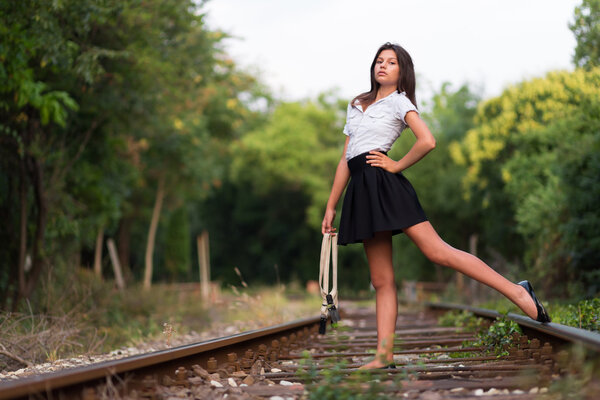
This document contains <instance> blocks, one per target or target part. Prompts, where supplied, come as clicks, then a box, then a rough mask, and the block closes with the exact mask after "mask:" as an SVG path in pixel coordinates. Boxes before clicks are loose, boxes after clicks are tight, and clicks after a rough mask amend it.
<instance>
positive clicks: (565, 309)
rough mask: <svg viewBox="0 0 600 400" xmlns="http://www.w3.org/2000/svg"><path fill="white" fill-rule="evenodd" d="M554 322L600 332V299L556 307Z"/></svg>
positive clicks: (554, 307) (554, 308) (552, 313)
mask: <svg viewBox="0 0 600 400" xmlns="http://www.w3.org/2000/svg"><path fill="white" fill-rule="evenodd" d="M550 313H551V315H552V322H556V323H559V324H563V325H569V326H574V327H576V328H580V329H587V330H589V331H592V332H600V298H594V299H591V300H582V301H580V302H578V303H577V304H567V305H555V306H553V307H552V308H551V310H550Z"/></svg>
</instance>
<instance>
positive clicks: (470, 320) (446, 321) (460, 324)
mask: <svg viewBox="0 0 600 400" xmlns="http://www.w3.org/2000/svg"><path fill="white" fill-rule="evenodd" d="M438 324H439V325H440V326H455V327H457V328H463V329H464V330H466V331H479V330H481V328H482V327H483V324H484V321H483V319H482V318H479V317H475V315H474V314H473V313H472V312H470V311H466V310H463V311H456V310H451V311H448V312H446V313H444V314H443V315H442V316H440V317H439V318H438Z"/></svg>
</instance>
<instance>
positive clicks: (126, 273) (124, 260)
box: [116, 215, 133, 281]
mask: <svg viewBox="0 0 600 400" xmlns="http://www.w3.org/2000/svg"><path fill="white" fill-rule="evenodd" d="M132 223H133V218H132V217H131V216H130V215H128V216H125V217H123V218H121V221H120V222H119V229H118V230H117V238H116V239H117V252H118V256H119V263H120V264H121V269H122V270H123V278H124V279H125V281H131V279H132V276H133V274H132V273H131V267H130V266H129V254H130V253H131V251H130V248H131V225H132Z"/></svg>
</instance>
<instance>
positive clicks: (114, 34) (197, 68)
mask: <svg viewBox="0 0 600 400" xmlns="http://www.w3.org/2000/svg"><path fill="white" fill-rule="evenodd" d="M0 7H1V8H0V18H1V19H2V20H1V22H2V23H1V24H0V26H1V28H0V35H1V36H0V59H1V60H2V63H1V65H0V83H1V85H0V86H1V88H0V115H1V117H2V118H1V121H2V122H0V143H1V144H2V146H0V171H1V172H2V173H1V174H0V188H1V189H2V190H0V215H1V216H2V218H3V221H5V224H3V225H2V226H0V237H1V238H3V239H4V238H8V237H9V236H11V235H12V236H13V237H14V232H24V235H21V236H22V237H21V238H20V239H21V243H19V241H18V240H14V239H13V240H7V242H8V243H9V246H7V247H3V248H2V249H0V262H1V263H2V264H3V265H11V266H14V267H13V268H12V269H11V270H9V271H3V272H2V275H0V289H1V290H2V291H3V292H4V293H5V294H6V295H5V296H2V302H3V303H4V304H8V305H12V307H16V306H17V304H18V299H19V298H22V297H30V296H31V293H32V291H33V289H34V288H35V286H36V284H37V280H38V279H39V277H40V276H43V274H42V271H43V270H45V269H47V268H48V266H49V265H51V264H52V263H54V262H56V261H61V260H65V259H68V258H69V259H70V258H72V259H77V254H78V253H84V254H85V253H86V252H88V251H89V250H90V249H93V248H94V244H95V240H96V237H97V236H98V235H99V234H100V235H101V236H102V234H103V233H104V232H106V233H107V234H108V235H113V234H118V237H119V242H118V243H117V247H118V248H119V251H120V255H121V261H122V263H123V264H124V267H125V268H126V270H127V269H128V268H129V264H130V261H131V262H132V263H133V267H134V269H137V268H138V267H139V265H140V264H139V263H138V260H139V258H135V257H133V256H131V255H130V250H131V248H130V245H129V243H130V242H131V240H130V237H129V235H130V234H131V232H139V231H145V232H144V233H143V235H145V236H147V231H146V229H147V227H148V225H149V219H150V215H151V210H152V205H153V203H154V198H155V193H156V186H157V184H156V182H158V181H160V180H161V179H162V180H163V181H165V182H166V185H165V188H164V189H165V190H164V192H165V204H166V208H167V210H168V211H169V210H171V209H178V208H179V207H181V206H182V205H183V204H186V205H189V204H190V202H192V201H195V200H197V199H199V198H201V197H203V196H205V195H206V192H207V191H209V190H210V188H211V186H212V184H213V182H215V181H216V180H218V179H219V178H220V177H221V174H222V171H223V169H224V168H223V164H225V161H224V160H227V150H228V141H229V140H231V139H233V138H236V137H239V136H240V135H241V134H242V133H243V132H244V131H245V130H246V129H249V128H254V127H255V126H256V124H257V122H258V121H260V120H261V117H260V115H261V113H262V110H259V109H256V107H255V105H256V103H257V102H259V101H260V100H263V101H264V102H265V103H266V104H267V105H268V99H267V97H268V96H267V95H266V92H265V90H264V88H263V87H262V86H261V84H259V83H258V82H257V80H256V78H254V77H253V76H251V75H249V74H247V73H245V72H242V71H239V70H238V69H237V67H236V65H235V63H233V62H232V60H231V59H230V58H229V57H227V56H226V55H225V54H224V52H223V50H222V48H221V47H220V44H219V43H220V41H221V40H222V39H223V38H225V37H226V36H225V35H224V34H223V33H221V32H218V31H217V32H211V31H209V30H208V29H206V27H205V24H204V15H203V14H201V13H200V12H199V11H200V8H201V7H202V2H197V3H194V2H192V1H190V0H176V1H172V2H169V3H168V4H167V3H165V2H164V1H162V0H150V1H145V2H139V1H137V0H126V1H116V0H109V1H104V2H101V3H98V2H96V1H93V0H86V1H79V0H77V1H75V0H65V1H60V2H40V1H36V0H24V1H19V2H3V3H2V5H0ZM209 165H210V166H211V167H210V168H209ZM14 210H19V211H20V212H14ZM124 220H126V221H129V222H127V223H126V224H125V223H123V221H124ZM127 224H129V225H127ZM123 226H128V228H127V229H122V227H123ZM140 226H143V228H142V227H140ZM196 229H197V227H192V228H191V230H196ZM162 237H163V238H164V237H165V236H162ZM166 237H168V235H167V236H166ZM144 239H145V238H140V242H139V243H140V244H137V243H133V246H134V249H133V250H134V251H135V252H140V251H139V248H140V247H143V245H144V244H145V242H146V241H145V240H144ZM189 253H190V251H189V248H188V256H189ZM28 257H30V258H31V259H32V264H33V266H32V268H31V269H30V270H29V272H27V271H25V272H23V271H24V269H25V268H24V265H25V261H24V260H26V259H27V258H28ZM20 275H23V276H24V277H25V281H26V282H25V284H23V282H18V280H19V276H20ZM133 275H137V274H136V271H134V273H133ZM158 275H159V276H161V274H158ZM166 275H167V274H162V276H166ZM11 299H14V300H15V301H11Z"/></svg>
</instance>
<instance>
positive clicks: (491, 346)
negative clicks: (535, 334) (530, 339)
mask: <svg viewBox="0 0 600 400" xmlns="http://www.w3.org/2000/svg"><path fill="white" fill-rule="evenodd" d="M515 333H518V334H522V333H523V332H522V331H521V328H520V327H519V325H518V324H517V323H516V322H514V321H511V320H509V319H508V318H506V317H501V318H496V321H494V323H493V324H492V325H490V327H489V328H488V330H487V332H480V333H479V334H478V337H479V344H480V345H481V346H485V347H486V348H487V349H488V351H489V352H493V353H495V354H496V355H498V356H503V355H508V351H507V349H508V348H509V347H510V346H511V345H512V342H513V334H515Z"/></svg>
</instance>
